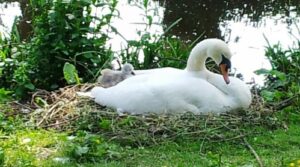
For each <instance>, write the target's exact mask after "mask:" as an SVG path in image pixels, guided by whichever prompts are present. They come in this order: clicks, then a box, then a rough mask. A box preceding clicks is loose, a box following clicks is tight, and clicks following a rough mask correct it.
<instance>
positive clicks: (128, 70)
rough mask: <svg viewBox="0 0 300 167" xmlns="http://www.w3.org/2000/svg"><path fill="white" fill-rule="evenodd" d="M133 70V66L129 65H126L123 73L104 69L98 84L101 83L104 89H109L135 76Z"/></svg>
mask: <svg viewBox="0 0 300 167" xmlns="http://www.w3.org/2000/svg"><path fill="white" fill-rule="evenodd" d="M133 70H134V69H133V66H132V65H131V64H129V63H126V64H124V65H123V68H122V70H121V71H115V70H111V69H104V70H102V71H101V76H100V77H98V79H97V82H98V83H100V84H101V85H102V87H104V88H109V87H112V86H115V85H117V84H118V83H120V82H121V81H123V80H125V79H127V78H129V77H132V76H133V75H135V73H134V71H133Z"/></svg>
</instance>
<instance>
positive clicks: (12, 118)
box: [0, 0, 300, 167]
mask: <svg viewBox="0 0 300 167" xmlns="http://www.w3.org/2000/svg"><path fill="white" fill-rule="evenodd" d="M117 3H118V2H117V1H105V0H99V1H96V0H93V1H87V0H76V1H75V0H70V1H66V0H56V1H30V3H29V7H28V10H31V11H30V12H29V13H30V14H31V17H32V18H33V19H32V25H33V27H34V29H33V31H32V32H31V35H30V37H29V39H27V40H26V41H22V40H21V38H20V35H19V30H18V27H17V26H16V25H17V24H18V20H16V22H15V25H14V27H13V31H12V33H11V36H10V38H9V39H2V38H0V44H1V49H0V166H8V167H10V166H14V167H15V166H20V167H21V166H22V167H23V166H205V167H207V166H208V167H209V166H211V167H214V166H258V164H259V163H260V161H262V163H263V164H264V165H265V166H288V165H290V166H292V165H293V164H294V165H295V166H297V165H298V166H300V161H299V160H300V152H299V149H300V147H299V146H300V136H299V133H300V129H299V128H298V127H299V125H300V113H299V112H300V110H299V107H300V106H299V105H300V101H299V94H300V84H299V79H300V78H299V76H300V70H299V66H300V64H299V63H300V60H299V58H300V46H298V47H297V48H291V49H288V50H284V49H282V48H281V47H280V45H275V46H269V47H268V48H267V50H266V57H267V58H268V59H269V60H270V62H271V64H272V69H271V70H266V69H260V70H258V71H257V73H259V74H263V75H265V76H266V84H265V86H264V87H263V88H261V89H257V88H255V87H254V88H253V89H255V90H256V91H254V92H255V93H254V97H255V99H254V102H253V105H252V106H251V108H250V109H249V110H248V111H239V112H238V113H230V114H224V115H220V116H210V115H208V116H207V115H206V116H195V115H193V114H190V113H187V114H184V115H149V116H145V117H142V116H126V115H125V116H118V115H117V113H116V112H115V111H112V110H110V109H107V108H103V107H100V106H98V105H96V104H95V103H91V101H89V100H88V99H78V98H77V97H76V94H75V92H76V91H78V90H80V91H84V90H88V89H89V88H90V87H91V85H88V84H83V85H80V83H85V82H88V81H91V82H92V81H93V80H94V79H95V78H96V77H97V76H98V74H99V71H100V70H101V69H102V68H104V67H108V66H110V64H111V62H112V60H114V59H119V60H121V62H122V63H124V62H129V63H132V64H133V65H134V67H135V68H136V69H149V68H156V67H164V66H172V67H178V68H183V67H184V66H185V64H186V62H185V61H186V59H187V56H188V53H189V51H190V49H191V48H192V47H193V46H194V44H195V42H197V41H198V40H199V39H200V38H201V37H202V35H200V36H199V38H198V39H197V40H195V41H194V42H190V43H185V42H182V41H181V40H180V39H178V38H176V37H169V36H168V35H167V32H168V31H169V30H170V29H172V27H173V26H175V25H176V24H177V23H178V22H179V21H180V19H179V20H177V21H175V20H174V23H173V24H172V25H171V26H170V27H166V28H165V34H161V35H157V34H156V35H154V34H150V33H149V31H148V30H149V27H151V26H152V25H153V24H154V23H153V18H152V17H153V16H152V15H151V14H150V13H151V11H153V10H155V9H150V8H149V5H148V4H149V3H150V2H149V1H148V0H144V1H143V3H141V4H139V3H137V4H136V5H138V6H139V7H140V8H141V9H143V10H144V11H145V14H144V17H145V19H144V23H143V24H145V25H147V26H145V30H143V31H140V32H137V33H138V34H139V36H140V39H138V40H126V39H125V40H126V41H127V46H126V47H125V48H122V49H121V51H119V52H113V51H112V50H111V49H110V48H107V47H105V44H106V42H107V41H108V40H109V35H108V33H115V34H118V35H121V34H119V32H118V31H117V29H116V28H115V27H113V26H111V20H112V19H113V18H114V17H118V11H117V9H116V5H117ZM131 3H135V2H134V1H132V2H131ZM91 5H94V6H97V7H99V8H101V9H102V10H103V11H104V10H105V11H107V12H106V13H103V15H101V16H97V17H96V16H93V15H92V8H91ZM299 44H300V43H299ZM141 53H142V54H143V55H144V58H143V60H142V61H139V59H138V55H140V54H141ZM67 84H77V85H76V86H68V87H64V86H66V85H67ZM58 88H60V90H57V89H58ZM40 89H43V90H40ZM52 90H56V91H52ZM28 91H32V92H34V94H33V95H32V97H29V94H28ZM48 91H50V92H48ZM19 99H22V100H23V101H22V102H20V101H16V100H19ZM255 155H257V156H258V158H257V157H255ZM259 159H260V160H259ZM291 163H293V164H291Z"/></svg>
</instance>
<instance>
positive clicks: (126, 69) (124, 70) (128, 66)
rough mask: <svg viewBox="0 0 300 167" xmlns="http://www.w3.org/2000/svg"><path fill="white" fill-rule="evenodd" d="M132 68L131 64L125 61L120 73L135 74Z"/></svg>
mask: <svg viewBox="0 0 300 167" xmlns="http://www.w3.org/2000/svg"><path fill="white" fill-rule="evenodd" d="M133 70H134V68H133V66H132V65H131V64H129V63H126V64H124V65H123V68H122V73H123V74H124V75H135V73H134V72H133Z"/></svg>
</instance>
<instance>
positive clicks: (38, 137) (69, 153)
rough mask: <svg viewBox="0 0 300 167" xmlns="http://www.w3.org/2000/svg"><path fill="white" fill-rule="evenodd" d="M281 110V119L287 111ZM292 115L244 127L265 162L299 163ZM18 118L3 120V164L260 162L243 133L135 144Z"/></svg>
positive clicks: (299, 142) (297, 130)
mask: <svg viewBox="0 0 300 167" xmlns="http://www.w3.org/2000/svg"><path fill="white" fill-rule="evenodd" d="M277 115H278V119H280V118H281V117H282V116H281V115H283V114H281V113H279V114H277ZM289 117H292V118H291V119H290V120H292V121H290V122H289V125H288V128H283V127H279V128H276V129H270V128H269V127H266V126H256V125H253V126H249V127H241V128H243V129H242V130H243V131H255V132H256V133H255V134H251V135H249V136H246V139H247V140H248V142H249V143H250V145H251V146H252V147H253V148H254V149H255V151H256V153H257V154H258V155H259V156H260V158H261V159H262V161H263V163H264V164H265V166H289V165H290V163H294V164H295V166H297V160H300V151H299V150H300V135H299V134H300V128H299V126H300V118H299V114H294V115H293V114H290V115H289ZM15 119H16V120H14V119H13V118H9V119H2V120H1V126H0V127H1V130H0V141H1V142H0V165H2V166H14V167H15V166H16V167H18V166H20V167H21V166H22V167H23V166H115V167H119V166H161V167H163V166H204V167H210V166H211V167H214V166H229V167H231V166H233V167H234V166H258V163H257V161H256V159H255V157H254V156H253V154H252V153H251V151H250V150H249V149H248V148H247V146H245V144H244V142H243V140H242V139H241V138H236V139H232V140H228V141H209V140H203V139H202V138H199V139H197V138H193V139H190V138H186V137H185V136H181V138H178V139H176V140H166V141H161V142H159V143H156V144H149V145H132V144H126V143H122V142H118V141H114V140H109V139H107V138H105V136H103V134H97V133H91V132H88V131H86V130H76V131H63V132H62V131H61V132H59V131H57V130H56V131H54V130H51V129H48V130H45V129H35V128H29V127H26V126H25V125H24V124H22V123H20V122H21V121H20V118H15ZM285 120H286V118H285ZM12 127H14V128H12ZM224 133H225V131H224ZM226 133H231V132H226ZM298 166H300V164H298Z"/></svg>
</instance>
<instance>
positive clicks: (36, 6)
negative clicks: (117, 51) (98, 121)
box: [0, 0, 117, 97]
mask: <svg viewBox="0 0 300 167" xmlns="http://www.w3.org/2000/svg"><path fill="white" fill-rule="evenodd" d="M28 5H29V6H30V7H28V10H32V11H31V12H30V13H31V14H32V16H31V18H32V21H31V24H32V27H33V32H32V33H31V36H30V37H29V39H27V41H26V42H23V41H21V40H20V37H19V34H18V28H17V26H15V25H17V24H18V19H17V20H16V21H15V25H14V26H13V31H12V33H11V36H10V38H6V39H2V38H1V39H0V40H1V41H0V43H1V50H0V78H1V80H0V88H4V89H5V90H13V91H14V94H15V95H17V96H18V97H20V96H24V95H26V92H28V91H33V90H35V89H36V88H41V89H48V90H53V89H57V88H58V87H60V86H64V85H66V84H67V83H79V82H80V81H82V80H83V81H89V80H92V79H94V78H96V75H97V73H98V71H99V69H100V68H103V66H105V65H107V64H109V63H108V62H110V61H111V59H112V58H113V53H112V52H111V51H110V49H109V48H108V49H106V48H105V44H106V42H107V40H108V35H107V33H109V31H110V28H109V25H110V21H111V19H112V18H113V17H117V15H116V14H115V13H117V12H116V5H117V1H116V0H112V1H108V0H92V1H86V0H49V1H35V0H31V1H29V4H28ZM96 9H97V10H99V11H101V12H100V13H98V14H97V15H96V14H95V12H94V11H95V10H96ZM102 11H105V12H102ZM72 66H74V67H75V68H73V67H72ZM64 67H65V68H64ZM63 69H65V70H63ZM78 76H81V77H82V78H79V77H78ZM3 94H4V93H3Z"/></svg>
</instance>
